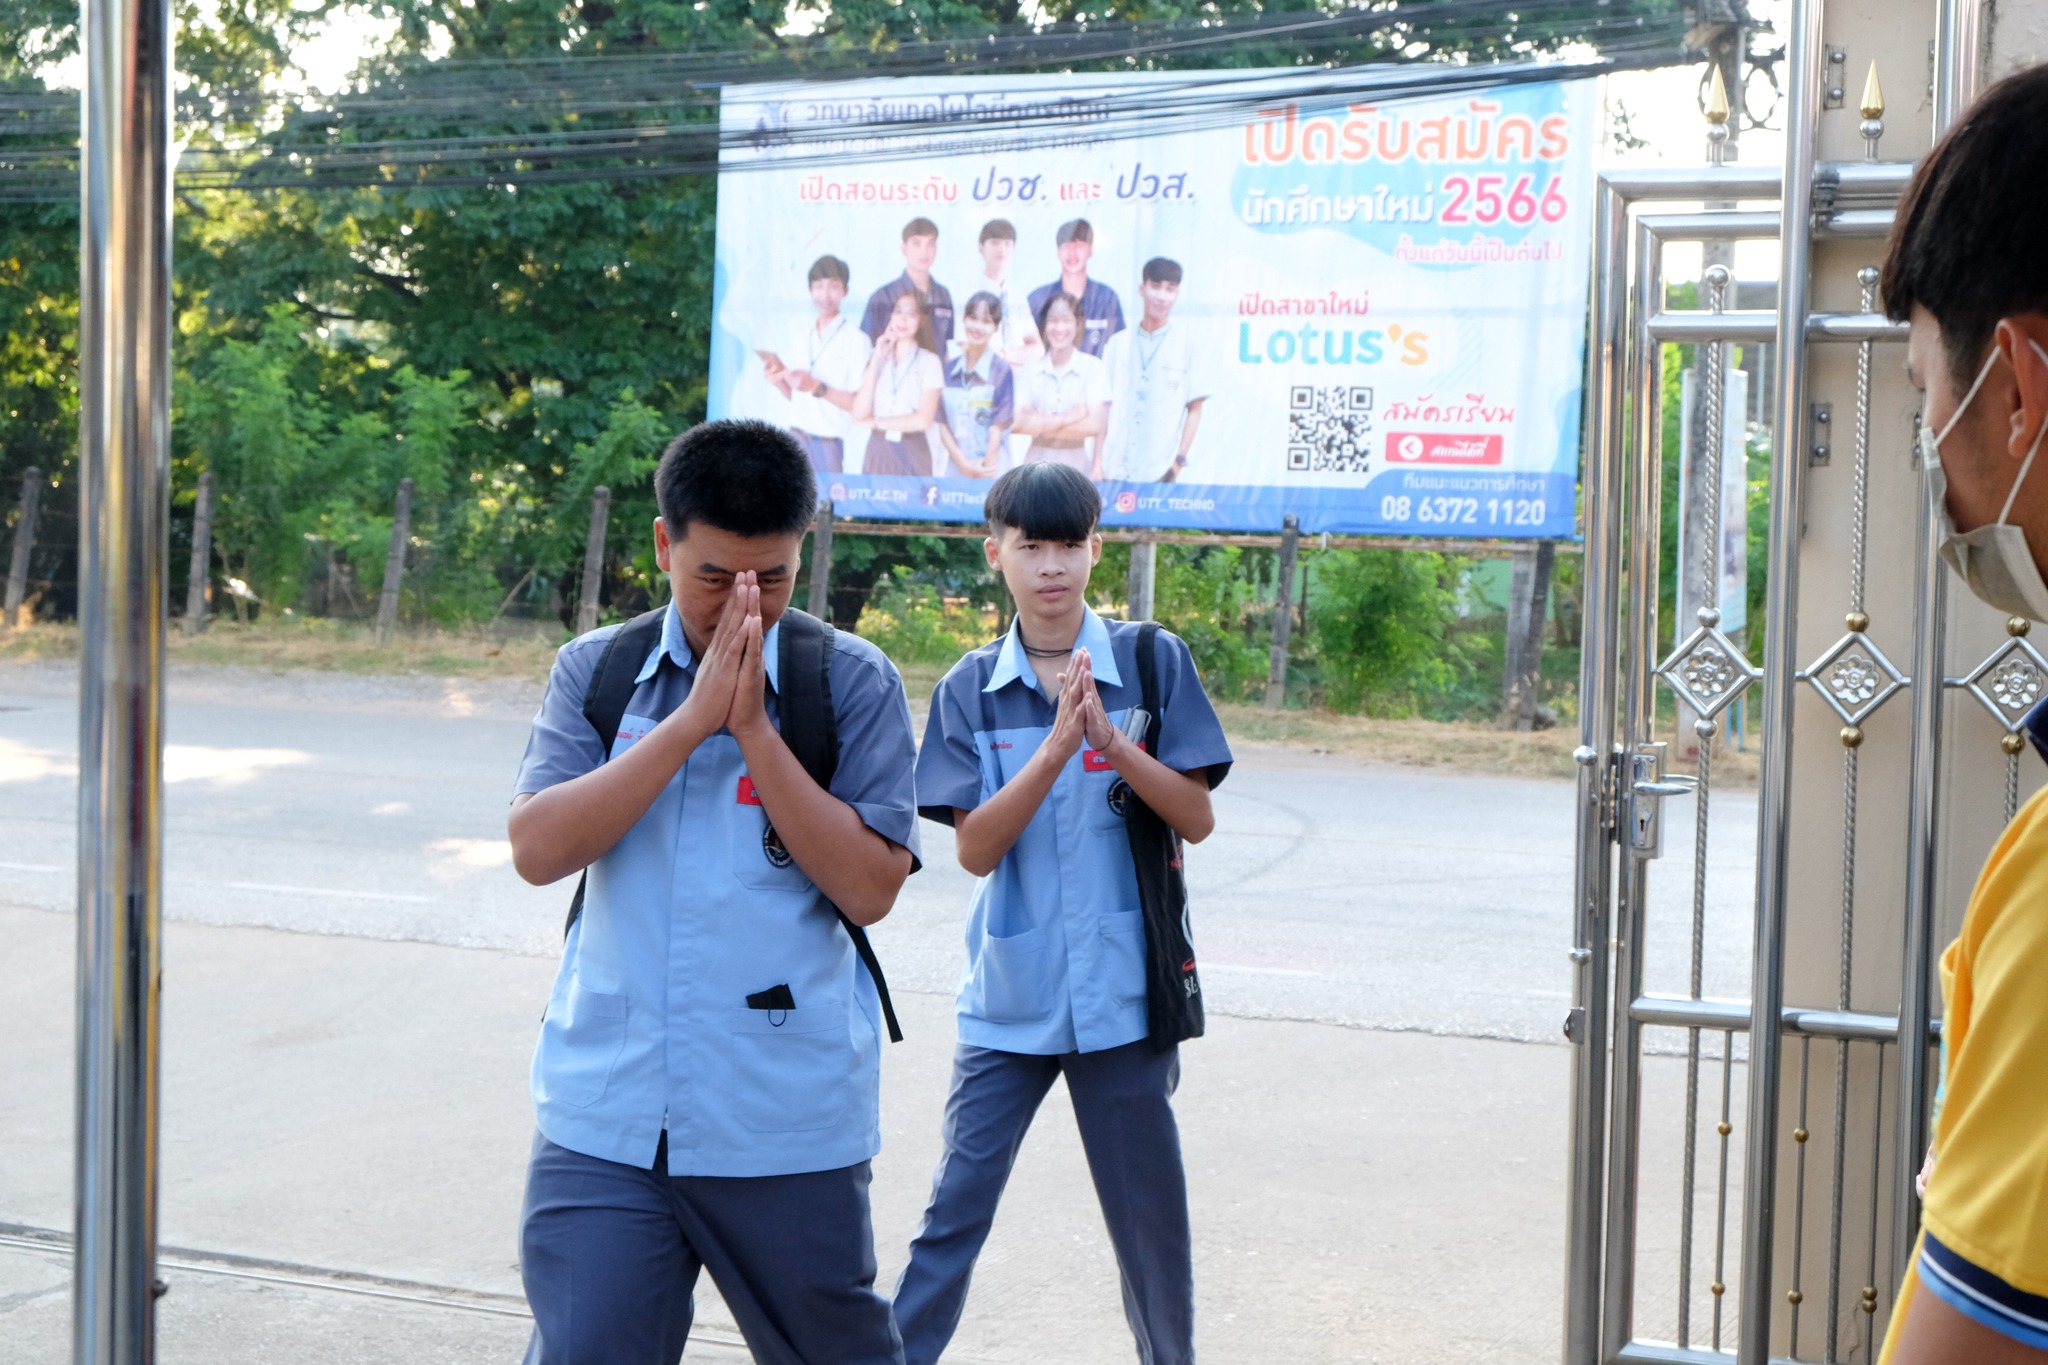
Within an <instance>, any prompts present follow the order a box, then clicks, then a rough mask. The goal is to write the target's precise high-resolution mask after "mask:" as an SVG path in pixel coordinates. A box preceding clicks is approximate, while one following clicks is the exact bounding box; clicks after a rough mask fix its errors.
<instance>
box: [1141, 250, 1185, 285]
mask: <svg viewBox="0 0 2048 1365" xmlns="http://www.w3.org/2000/svg"><path fill="white" fill-rule="evenodd" d="M1139 274H1140V276H1141V278H1143V279H1145V280H1146V281H1148V282H1152V283H1157V284H1179V283H1180V262H1179V261H1169V260H1167V259H1166V258H1165V257H1164V256H1154V257H1153V258H1152V259H1151V260H1149V261H1147V262H1145V268H1144V270H1142V271H1140V272H1139Z"/></svg>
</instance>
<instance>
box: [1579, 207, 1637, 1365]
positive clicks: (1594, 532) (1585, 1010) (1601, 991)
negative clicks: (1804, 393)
mask: <svg viewBox="0 0 2048 1365" xmlns="http://www.w3.org/2000/svg"><path fill="white" fill-rule="evenodd" d="M1594 218H1595V232H1596V236H1595V237H1594V239H1593V327H1594V344H1593V346H1592V347H1591V348H1590V350H1589V354H1590V356H1591V361H1592V363H1591V367H1590V368H1591V370H1592V373H1591V375H1590V376H1589V379H1590V383H1589V384H1588V386H1587V387H1588V389H1589V390H1590V392H1591V395H1592V401H1591V403H1590V404H1589V405H1588V409H1587V416H1588V424H1587V437H1588V439H1587V454H1586V472H1585V487H1586V490H1587V495H1588V496H1587V497H1586V500H1585V505H1586V527H1585V535H1586V547H1585V549H1586V564H1587V565H1588V566H1589V571H1588V572H1587V574H1586V575H1585V602H1584V606H1583V611H1582V616H1581V620H1582V622H1583V625H1582V627H1581V629H1582V637H1581V639H1582V643H1581V651H1580V652H1581V655H1582V657H1583V658H1585V659H1586V660H1587V661H1588V662H1587V664H1586V666H1585V668H1584V670H1583V682H1582V688H1581V696H1582V704H1581V706H1580V708H1579V748H1578V752H1577V755H1576V756H1577V758H1578V762H1579V790H1578V801H1579V813H1578V821H1577V828H1578V848H1577V851H1576V855H1577V856H1576V857H1575V858H1574V860H1573V864H1574V869H1575V873H1574V883H1575V884H1574V886H1573V888H1572V897H1573V899H1572V947H1571V960H1572V963H1573V970H1572V1010H1571V1014H1570V1015H1569V1016H1568V1017H1567V1022H1566V1025H1565V1032H1566V1034H1567V1036H1568V1037H1569V1038H1570V1039H1571V1043H1572V1048H1573V1052H1572V1107H1571V1121H1570V1130H1571V1137H1570V1142H1571V1148H1570V1151H1571V1172H1570V1175H1569V1177H1568V1179H1567V1189H1566V1201H1567V1202H1566V1205H1565V1207H1566V1209H1567V1211H1568V1212H1567V1219H1568V1223H1567V1226H1566V1230H1565V1312H1564V1362H1565V1365H1597V1362H1598V1361H1599V1359H1600V1279H1601V1270H1600V1262H1601V1257H1600V1247H1601V1242H1600V1235H1601V1222H1602V1217H1601V1215H1602V1206H1601V1193H1602V1181H1603V1180H1604V1179H1605V1169H1606V1142H1605V1135H1606V1131H1607V1112H1606V1106H1607V1032H1608V1008H1609V1003H1608V1002H1609V998H1610V993H1609V990H1608V978H1607V902H1608V890H1609V882H1610V881H1611V879H1612V875H1613V847H1614V844H1613V839H1612V837H1611V834H1610V830H1611V828H1612V818H1613V811H1612V807H1613V796H1612V792H1613V783H1614V776H1613V775H1614V771H1615V768H1614V762H1615V760H1614V679H1615V672H1616V670H1615V669H1614V668H1613V667H1612V666H1611V664H1612V660H1613V656H1614V649H1615V635H1616V627H1617V624H1618V622H1617V617H1616V603H1617V595H1616V593H1615V590H1614V589H1615V584H1616V582H1617V581H1618V579H1619V576H1620V573H1621V537H1620V535H1619V527H1618V526H1617V525H1616V519H1617V517H1618V516H1619V514H1620V510H1621V491H1622V480H1621V469H1622V460H1621V455H1620V450H1619V448H1618V446H1619V442H1620V437H1621V422H1622V412H1623V406H1622V405H1623V397H1622V383H1623V380H1622V371H1623V366H1624V357H1625V348H1626V345H1627V340H1626V333H1625V332H1624V330H1623V329H1624V327H1625V325H1626V322H1627V316H1628V292H1627V289H1626V288H1625V286H1624V281H1623V273H1622V272H1623V271H1625V270H1626V269H1627V267H1628V252H1627V244H1628V239H1627V236H1626V233H1627V229H1628V204H1627V202H1626V201H1625V200H1624V199H1623V198H1622V196H1621V194H1620V192H1619V191H1618V190H1617V189H1616V188H1615V187H1614V186H1613V185H1611V184H1609V183H1608V182H1607V181H1605V180H1602V181H1601V182H1600V186H1599V191H1598V194H1597V198H1596V201H1595V207H1594ZM1603 661H1604V663H1605V665H1606V666H1603Z"/></svg>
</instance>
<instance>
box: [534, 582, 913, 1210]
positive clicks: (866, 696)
mask: <svg viewBox="0 0 2048 1365" xmlns="http://www.w3.org/2000/svg"><path fill="white" fill-rule="evenodd" d="M617 629H618V628H617V627H608V628H606V629H604V630H597V631H592V632H591V633H590V634H588V635H583V636H580V637H578V638H577V639H574V640H571V641H570V642H569V643H568V644H566V645H564V646H562V649H561V652H560V653H559V654H557V655H556V656H555V667H554V672H553V674H552V675H551V676H550V677H549V679H548V690H547V696H546V698H545V699H544V700H543V701H542V702H541V708H540V714H539V715H538V716H536V717H535V718H534V722H533V733H532V736H531V738H529V739H528V740H527V745H526V757H525V759H524V760H523V761H522V762H521V764H520V768H519V784H518V790H519V791H521V792H538V791H544V790H546V789H547V788H549V787H551V786H553V785H555V784H556V783H558V782H566V781H568V780H570V779H571V778H576V777H581V776H582V775H583V774H585V773H587V772H590V771H591V770H592V769H594V768H596V767H597V766H598V765H599V764H601V763H603V762H604V761H605V751H604V746H603V744H602V743H601V742H600V741H599V739H598V736H597V734H596V732H595V731H593V730H592V729H591V726H590V723H589V722H588V721H587V720H585V719H584V717H583V699H584V694H585V692H586V691H587V690H588V689H589V686H590V681H591V677H592V675H593V674H594V673H595V671H596V668H597V660H598V656H599V655H601V654H602V653H603V652H604V646H605V642H606V640H608V639H609V638H610V637H611V636H612V634H614V633H615V632H616V630H617ZM780 631H781V626H780V625H779V624H778V625H777V626H776V627H775V628H773V629H771V630H770V631H769V632H768V634H767V637H766V639H764V640H763V642H762V646H763V649H762V652H763V654H764V655H765V656H766V657H765V663H766V665H767V673H768V681H769V686H770V689H771V696H770V698H769V700H768V714H769V717H770V718H771V719H776V717H777V711H776V704H775V699H774V697H773V695H772V690H773V688H774V687H775V685H776V673H777V667H776V665H777V660H776V645H777V642H778V638H779V635H780ZM833 639H834V650H833V656H832V663H831V684H832V704H833V711H834V712H835V714H836V715H837V717H838V723H839V745H840V750H839V768H838V772H837V774H836V775H835V776H834V777H833V779H832V788H831V790H832V794H833V795H834V796H836V797H838V798H839V799H840V800H842V801H844V802H846V803H847V804H848V805H850V806H852V807H853V809H854V810H855V811H857V812H859V814H860V817H861V819H862V820H863V821H865V822H866V824H867V825H868V827H869V828H870V829H872V830H874V831H875V832H876V833H878V834H880V835H881V836H882V837H883V838H885V839H889V840H891V841H893V842H895V843H897V844H899V845H901V846H903V847H904V848H907V849H909V850H910V852H911V855H912V857H913V858H915V857H916V855H917V849H918V846H917V830H916V825H917V815H916V804H915V796H914V794H913V786H912V772H913V763H914V757H913V754H914V748H913V736H912V733H911V728H910V709H909V707H908V705H907V704H906V703H905V700H904V696H903V680H902V679H901V678H900V677H899V676H898V675H897V673H896V669H895V667H894V666H893V665H891V664H890V662H889V660H888V659H887V658H886V657H885V656H884V655H883V654H882V652H881V651H880V650H878V649H876V648H875V647H874V646H873V645H871V644H869V643H868V642H867V641H865V640H862V639H860V638H858V637H857V636H853V635H849V634H847V633H846V632H844V631H839V632H835V634H834V636H833ZM665 665H669V666H665ZM696 676H697V665H696V659H695V658H694V656H693V655H692V654H691V651H690V646H689V643H688V642H687V641H686V640H685V639H684V637H683V630H682V621H681V618H680V617H678V616H677V615H676V613H675V612H674V611H673V610H671V611H670V612H669V613H668V615H667V617H666V618H665V620H664V621H663V628H662V637H661V643H660V645H659V646H658V647H657V648H656V649H655V650H654V652H653V653H651V654H650V655H649V656H648V658H647V661H646V663H645V665H644V666H643V667H642V668H641V670H640V674H639V678H638V682H637V686H636V690H635V691H634V694H633V699H632V701H631V703H630V704H629V705H628V706H627V707H626V715H625V719H624V720H623V721H621V723H620V725H619V734H618V739H617V741H616V743H614V745H613V747H612V752H613V754H615V755H616V754H621V753H624V752H625V751H626V750H627V749H628V748H629V747H631V745H632V744H633V743H635V742H636V741H637V740H639V739H640V738H641V737H642V736H644V735H645V734H647V732H648V731H650V730H652V729H653V728H654V727H655V726H656V725H657V724H659V723H660V721H661V720H662V719H663V718H664V717H666V716H667V715H668V714H669V713H670V712H672V711H674V710H675V709H676V708H677V707H678V706H681V705H682V703H683V700H684V698H686V697H688V696H689V694H690V688H691V685H692V684H693V683H694V682H695V680H696ZM778 724H779V721H778ZM746 776H747V769H746V763H745V760H744V759H742V757H741V756H740V748H739V744H738V742H737V741H736V740H734V739H733V737H732V736H731V735H729V734H727V733H726V732H725V731H723V730H721V731H719V732H718V733H717V734H715V735H713V736H712V737H711V738H709V739H707V740H705V741H704V743H702V744H700V745H699V746H698V747H697V749H696V751H695V752H694V753H692V754H691V755H690V757H689V760H688V761H687V762H686V763H684V764H683V766H682V769H681V770H680V771H679V772H677V774H676V775H675V776H674V777H673V778H671V779H670V780H669V784H668V786H667V787H665V788H663V790H662V793H661V795H659V796H657V797H656V798H655V799H654V804H653V805H651V806H649V807H648V809H647V813H646V814H645V815H643V816H641V817H640V819H639V821H638V823H636V824H635V825H634V826H633V828H632V829H630V830H628V831H627V832H626V835H625V837H624V838H622V839H620V840H619V842H618V844H617V845H616V846H615V847H614V848H613V849H612V850H611V852H609V853H607V854H605V855H604V856H603V857H602V858H599V859H598V860H597V861H596V862H595V863H592V864H591V866H590V882H589V886H588V889H587V891H586V892H585V896H584V902H583V915H582V918H580V919H579V920H578V921H577V922H576V927H575V928H574V929H572V930H571V931H570V933H569V939H568V942H567V944H566V945H565V947H564V950H563V954H562V966H561V970H560V972H559V973H558V974H557V975H556V978H555V988H554V993H553V994H552V995H551V996H550V998H549V1000H548V1008H547V1015H546V1017H545V1019H544V1020H543V1022H542V1024H541V1034H540V1045H539V1047H538V1048H537V1049H536V1051H535V1054H534V1059H533V1101H534V1108H535V1110H536V1111H537V1114H538V1118H539V1122H540V1130H541V1132H542V1133H544V1134H546V1136H547V1138H548V1140H549V1141H551V1142H554V1143H556V1144H558V1145H560V1146H563V1147H567V1148H568V1149H569V1150H571V1151H574V1152H582V1153H584V1154H585V1155H587V1156H594V1157H599V1158H601V1159H603V1160H606V1161H617V1162H623V1163H625V1164H628V1165H634V1166H640V1167H645V1166H648V1165H650V1164H651V1163H652V1162H653V1160H654V1151H655V1146H656V1144H657V1142H658V1141H659V1140H660V1137H661V1133H662V1129H663V1127H664V1126H666V1128H667V1130H668V1135H669V1143H668V1167H669V1173H670V1174H671V1175H711V1176H763V1175H790V1174H795V1173H797V1172H801V1171H824V1170H836V1169H838V1168H840V1167H843V1166H851V1165H854V1164H855V1163H857V1162H861V1161H866V1160H868V1159H869V1158H870V1157H872V1156H874V1154H875V1152H876V1150H877V1149H878V1148H879V1147H880V1145H881V1128H880V1096H881V1072H880V1053H881V1046H880V1038H881V1024H880V1002H879V1000H878V999H877V997H876V995H875V987H874V982H873V981H872V980H870V979H869V977H868V974H867V971H866V969H865V968H863V967H862V966H861V965H860V961H859V959H858V958H857V957H856V956H855V954H854V950H853V941H852V939H851V938H850V937H848V935H847V932H846V930H845V928H844V927H843V926H842V925H841V924H840V923H839V920H838V917H837V916H836V915H835V914H834V912H833V909H832V906H831V904H830V903H829V902H828V901H827V900H826V899H825V898H824V896H823V895H821V894H820V893H819V891H818V889H817V887H815V886H813V885H812V884H811V880H810V878H809V877H807V876H805V875H804V871H803V869H802V868H801V867H798V866H797V865H796V863H795V862H794V861H792V860H790V858H789V855H788V853H787V852H786V851H784V850H782V849H781V848H780V846H779V841H770V840H769V839H768V837H767V836H768V834H769V826H768V823H767V817H766V813H765V811H764V810H763V808H762V807H761V806H760V805H759V804H758V803H757V802H755V799H754V797H753V792H752V784H751V783H750V782H748V781H746V780H745V779H746ZM777 985H787V986H788V987H789V989H790V994H791V996H792V998H793V999H794V1001H795V1005H796V1008H794V1009H791V1010H757V1009H749V1008H748V1007H747V1003H746V998H747V997H748V996H749V995H752V994H754V993H756V992H759V991H764V990H768V989H770V988H771V987H774V986H777Z"/></svg>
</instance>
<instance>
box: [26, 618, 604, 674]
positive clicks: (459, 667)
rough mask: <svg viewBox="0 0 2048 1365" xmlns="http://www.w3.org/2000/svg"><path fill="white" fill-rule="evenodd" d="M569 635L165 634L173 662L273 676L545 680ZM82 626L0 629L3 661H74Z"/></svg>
mask: <svg viewBox="0 0 2048 1365" xmlns="http://www.w3.org/2000/svg"><path fill="white" fill-rule="evenodd" d="M563 639H564V635H563V632H561V631H560V630H556V629H535V628H534V627H533V626H532V625H530V624H526V623H521V624H519V625H518V626H516V627H512V628H506V629H500V630H496V631H486V630H483V629H481V628H476V629H471V630H449V629H441V628H432V629H426V630H417V631H401V632H400V633H399V634H398V636H397V638H395V639H394V640H393V641H392V642H391V643H390V644H388V645H380V644H378V643H377V639H376V633H375V631H374V630H373V629H372V628H370V627H367V626H362V625H358V624H355V623H354V622H348V621H323V620H303V621H282V622H267V621H266V622H262V623H259V624H256V625H247V626H245V625H242V624H240V623H238V622H236V621H234V620H231V619H230V620H216V621H212V622H210V623H208V625H207V627H206V631H205V633H204V634H201V635H197V636H191V635H186V634H185V633H184V632H183V631H181V630H178V629H177V628H176V627H175V626H174V627H173V628H172V629H171V631H170V633H169V634H168V635H167V636H166V637H165V646H166V649H167V651H168V653H169V655H170V661H171V662H172V663H173V664H202V665H206V664H212V665H225V666H230V667H235V668H259V669H264V670H266V671H268V672H272V673H288V672H292V671H295V670H299V669H307V670H312V671H315V672H322V673H350V674H356V675H363V676H368V675H385V676H390V675H399V676H406V675H411V676H427V677H443V678H516V679H525V680H528V681H532V682H545V681H546V680H547V676H548V667H549V665H550V664H552V663H553V662H554V657H555V650H556V649H557V648H558V647H559V646H560V645H561V643H562V640H563ZM77 657H78V627H77V626H76V625H72V624H49V623H43V622H38V623H36V624H35V625H32V626H30V627H28V628H27V629H26V630H21V629H15V630H7V631H0V660H4V661H9V662H28V661H34V660H46V659H76V658H77Z"/></svg>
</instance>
